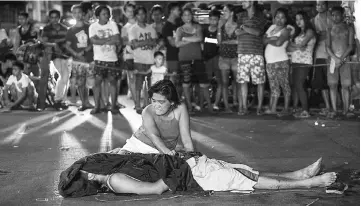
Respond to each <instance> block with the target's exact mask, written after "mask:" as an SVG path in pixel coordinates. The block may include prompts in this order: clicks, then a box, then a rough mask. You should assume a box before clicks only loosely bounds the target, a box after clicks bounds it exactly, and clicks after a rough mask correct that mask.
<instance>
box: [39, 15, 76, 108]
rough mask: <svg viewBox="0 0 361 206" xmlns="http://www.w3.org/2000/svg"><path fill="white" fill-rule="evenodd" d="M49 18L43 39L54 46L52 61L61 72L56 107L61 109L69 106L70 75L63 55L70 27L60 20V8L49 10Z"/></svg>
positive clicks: (56, 94) (56, 87)
mask: <svg viewBox="0 0 361 206" xmlns="http://www.w3.org/2000/svg"><path fill="white" fill-rule="evenodd" d="M49 19H50V23H49V24H48V25H46V26H45V27H44V30H43V34H42V38H41V39H42V41H43V42H44V43H45V46H50V47H51V48H52V52H54V54H53V55H52V61H53V63H54V66H55V69H56V70H57V72H58V74H59V78H58V80H57V82H56V86H55V98H54V99H55V104H54V107H55V108H56V109H58V110H61V109H64V108H66V107H67V106H66V105H65V100H66V95H67V89H68V88H67V86H68V82H69V77H70V75H69V69H68V60H67V57H65V56H64V55H63V54H64V53H65V51H66V50H65V36H66V33H67V32H68V28H67V27H66V26H64V25H63V24H61V23H60V22H59V20H60V11H58V10H51V11H50V12H49Z"/></svg>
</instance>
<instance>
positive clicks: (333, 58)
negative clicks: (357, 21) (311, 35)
mask: <svg viewBox="0 0 361 206" xmlns="http://www.w3.org/2000/svg"><path fill="white" fill-rule="evenodd" d="M343 15H344V9H343V8H342V7H340V6H336V7H333V8H332V19H333V26H332V28H330V29H328V30H327V40H326V50H327V53H328V55H329V56H330V65H329V69H328V71H327V81H328V86H329V87H330V97H331V105H332V109H333V111H332V112H329V114H328V117H329V118H334V117H335V116H336V113H337V104H336V99H337V86H338V82H339V79H340V80H341V87H342V89H341V94H342V103H343V112H342V114H343V115H345V116H348V115H349V114H348V113H349V106H350V86H351V67H350V64H349V63H348V61H350V53H351V51H352V50H353V46H354V38H355V36H354V35H355V32H354V29H353V26H350V25H347V24H346V23H345V22H344V18H343Z"/></svg>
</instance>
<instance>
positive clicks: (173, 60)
mask: <svg viewBox="0 0 361 206" xmlns="http://www.w3.org/2000/svg"><path fill="white" fill-rule="evenodd" d="M168 12H169V17H168V20H167V21H166V22H165V24H164V26H163V29H162V36H163V38H164V40H165V45H166V47H167V49H166V51H167V52H166V55H165V56H166V60H167V68H168V73H170V74H172V73H176V74H178V73H179V61H178V52H179V49H178V48H177V47H176V45H175V33H176V31H177V28H178V26H179V25H177V23H176V22H177V19H178V18H179V17H180V14H181V11H180V7H179V4H178V3H175V2H171V3H170V4H169V5H168ZM170 80H171V81H172V82H173V84H174V85H176V87H177V90H178V94H179V95H181V93H180V89H181V87H180V84H179V77H177V76H171V77H170Z"/></svg>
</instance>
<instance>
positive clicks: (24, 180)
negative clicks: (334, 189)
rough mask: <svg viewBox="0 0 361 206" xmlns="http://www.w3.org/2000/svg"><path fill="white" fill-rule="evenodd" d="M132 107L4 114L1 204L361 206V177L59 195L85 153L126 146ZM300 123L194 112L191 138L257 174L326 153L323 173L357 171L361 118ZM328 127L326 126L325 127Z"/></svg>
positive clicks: (0, 119)
mask: <svg viewBox="0 0 361 206" xmlns="http://www.w3.org/2000/svg"><path fill="white" fill-rule="evenodd" d="M120 101H121V102H122V103H123V104H125V105H126V106H127V108H125V109H122V110H121V113H122V115H116V116H114V115H112V114H111V113H103V114H100V115H96V116H92V115H90V114H89V112H90V111H85V112H78V111H77V110H76V108H75V107H70V108H69V109H68V110H65V111H61V112H54V111H45V112H42V113H33V112H24V111H18V112H13V113H1V114H0V205H66V206H68V205H76V206H81V205H87V206H88V205H194V204H197V205H240V204H242V205H250V204H252V205H359V204H360V200H359V199H360V190H359V189H360V187H359V182H356V183H355V182H354V183H352V184H350V188H349V190H348V191H347V192H346V193H345V194H344V195H335V194H326V193H325V188H314V189H307V190H305V189H295V190H282V191H265V190H257V191H255V192H254V193H252V194H240V193H229V192H216V193H214V194H208V193H205V192H196V193H189V192H181V193H176V194H170V193H166V194H163V195H161V196H158V195H149V196H137V195H132V196H122V195H114V194H98V195H95V196H89V197H82V198H69V199H68V198H67V199H64V198H62V197H61V196H59V194H58V192H57V186H58V181H59V174H60V172H61V171H63V170H65V169H66V168H67V167H68V166H70V165H71V164H72V163H73V162H74V161H76V160H78V159H80V158H81V157H83V156H85V155H87V154H91V153H96V152H106V151H109V150H110V149H112V148H115V147H121V146H122V145H123V144H124V143H125V140H126V139H127V138H129V137H130V136H131V134H132V133H133V131H134V130H136V129H137V128H138V127H139V125H140V124H141V117H140V116H139V115H138V114H136V113H135V111H134V110H133V109H132V105H131V103H130V101H129V100H127V99H126V98H120ZM316 120H317V118H316V117H313V118H311V119H306V120H295V119H293V118H290V117H287V118H286V117H285V118H278V117H275V116H261V117H260V116H256V115H249V116H245V117H239V116H237V115H229V114H228V115H226V114H215V115H213V116H210V115H208V114H200V115H196V116H193V117H191V129H192V138H193V141H194V143H195V146H196V148H197V150H198V151H201V152H203V153H204V154H206V155H207V156H209V157H212V158H217V159H222V160H225V161H228V162H234V163H243V164H247V165H249V166H251V167H252V168H254V169H255V170H258V171H272V172H285V171H290V170H296V169H300V168H303V167H305V166H307V165H309V164H311V163H312V162H314V161H315V160H317V159H318V158H319V157H323V162H324V171H337V172H340V171H345V170H348V169H352V170H358V171H359V168H360V122H359V119H358V117H356V118H354V119H351V120H333V121H330V120H322V119H319V120H318V122H319V125H317V126H316V125H315V121H316ZM322 124H324V126H322Z"/></svg>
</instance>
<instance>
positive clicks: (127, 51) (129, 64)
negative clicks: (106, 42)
mask: <svg viewBox="0 0 361 206" xmlns="http://www.w3.org/2000/svg"><path fill="white" fill-rule="evenodd" d="M134 10H135V6H134V4H131V3H127V4H125V6H124V12H125V13H124V15H125V16H126V17H127V19H128V22H127V23H126V24H125V25H124V26H123V28H122V32H121V37H122V41H123V45H124V46H125V47H124V50H123V59H124V67H123V68H124V69H125V70H126V72H127V82H128V97H130V96H131V97H132V98H133V101H134V105H135V75H134V55H133V52H134V51H133V49H132V47H131V45H130V41H129V30H130V28H131V27H133V26H134V25H135V24H136V23H137V20H136V18H135V16H134Z"/></svg>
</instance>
